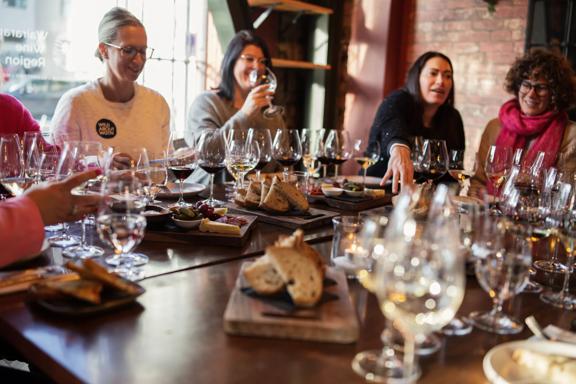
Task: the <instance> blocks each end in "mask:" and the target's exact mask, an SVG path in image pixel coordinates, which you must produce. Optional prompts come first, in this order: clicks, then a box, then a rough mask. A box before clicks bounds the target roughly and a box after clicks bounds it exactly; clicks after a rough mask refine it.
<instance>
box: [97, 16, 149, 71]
mask: <svg viewBox="0 0 576 384" xmlns="http://www.w3.org/2000/svg"><path fill="white" fill-rule="evenodd" d="M130 25H131V26H136V27H142V28H144V25H143V24H142V22H141V21H140V20H138V18H137V17H136V16H134V15H133V14H132V13H130V12H129V11H128V10H127V9H124V8H120V7H114V8H112V9H111V10H109V11H108V12H106V14H105V15H104V17H102V20H100V24H99V25H98V42H99V43H112V42H113V41H114V40H115V39H116V35H117V34H118V30H119V29H120V28H122V27H126V26H130ZM95 56H96V57H97V58H98V59H99V60H100V61H104V59H103V58H102V55H101V54H100V50H99V49H98V48H96V53H95Z"/></svg>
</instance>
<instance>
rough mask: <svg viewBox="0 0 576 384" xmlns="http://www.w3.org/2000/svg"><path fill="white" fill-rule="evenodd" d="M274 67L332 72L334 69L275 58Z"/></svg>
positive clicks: (307, 62)
mask: <svg viewBox="0 0 576 384" xmlns="http://www.w3.org/2000/svg"><path fill="white" fill-rule="evenodd" d="M272 65H273V66H274V67H275V68H297V69H322V70H330V69H331V68H332V67H331V66H330V65H326V64H315V63H311V62H309V61H300V60H287V59H275V58H272Z"/></svg>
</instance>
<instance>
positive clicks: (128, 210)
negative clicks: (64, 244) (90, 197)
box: [96, 170, 148, 280]
mask: <svg viewBox="0 0 576 384" xmlns="http://www.w3.org/2000/svg"><path fill="white" fill-rule="evenodd" d="M102 192H103V195H104V197H105V198H104V199H103V202H102V204H101V206H100V209H99V211H98V217H97V219H96V229H97V231H98V235H99V237H100V239H101V240H102V241H103V242H105V243H107V244H108V245H110V246H111V248H112V249H113V251H114V254H113V255H111V256H108V257H106V258H105V261H106V263H107V264H109V265H112V266H114V267H115V268H114V272H116V273H118V274H119V275H120V276H122V277H124V278H126V279H129V280H138V279H140V278H142V277H143V271H142V270H141V269H140V268H137V266H138V265H143V264H146V263H147V262H148V257H147V256H146V255H143V254H141V253H131V251H132V250H133V249H134V248H135V247H136V246H137V245H138V244H140V242H141V241H142V239H143V238H144V231H145V229H146V218H145V217H144V216H143V215H142V211H143V210H144V207H145V206H146V195H145V192H144V187H143V185H142V183H141V182H140V178H139V177H138V176H137V175H136V173H135V171H134V170H121V171H110V172H109V173H108V180H107V181H106V182H105V183H104V185H103V187H102Z"/></svg>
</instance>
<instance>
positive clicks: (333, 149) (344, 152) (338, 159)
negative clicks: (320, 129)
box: [324, 129, 354, 177]
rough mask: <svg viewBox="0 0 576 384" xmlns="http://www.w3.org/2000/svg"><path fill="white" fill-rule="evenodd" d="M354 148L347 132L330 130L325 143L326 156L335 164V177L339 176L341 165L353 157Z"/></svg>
mask: <svg viewBox="0 0 576 384" xmlns="http://www.w3.org/2000/svg"><path fill="white" fill-rule="evenodd" d="M353 150H354V149H353V147H352V143H351V140H350V135H349V133H348V132H347V131H339V130H337V129H332V130H330V133H328V137H327V138H326V141H325V142H324V155H325V156H326V157H327V158H328V159H330V163H332V164H334V176H335V177H337V176H338V170H339V168H340V165H341V164H343V163H344V162H345V161H347V160H349V159H350V158H351V157H352V153H353Z"/></svg>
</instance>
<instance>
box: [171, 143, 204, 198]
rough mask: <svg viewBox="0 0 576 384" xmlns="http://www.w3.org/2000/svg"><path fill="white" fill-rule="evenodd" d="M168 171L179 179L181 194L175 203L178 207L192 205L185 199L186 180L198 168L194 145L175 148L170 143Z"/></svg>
mask: <svg viewBox="0 0 576 384" xmlns="http://www.w3.org/2000/svg"><path fill="white" fill-rule="evenodd" d="M166 156H167V158H166V164H167V165H168V171H170V173H171V174H172V175H173V176H174V178H176V179H177V180H178V187H179V192H180V195H179V197H178V201H177V202H176V203H175V204H174V205H175V206H178V207H190V206H191V205H192V204H189V203H187V202H186V201H185V200H184V180H186V179H187V178H188V177H189V176H190V175H191V174H192V172H194V169H196V165H197V164H196V149H195V148H194V147H193V146H189V147H184V148H179V149H175V148H174V147H173V146H172V145H170V147H169V149H168V151H167V153H166Z"/></svg>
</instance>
